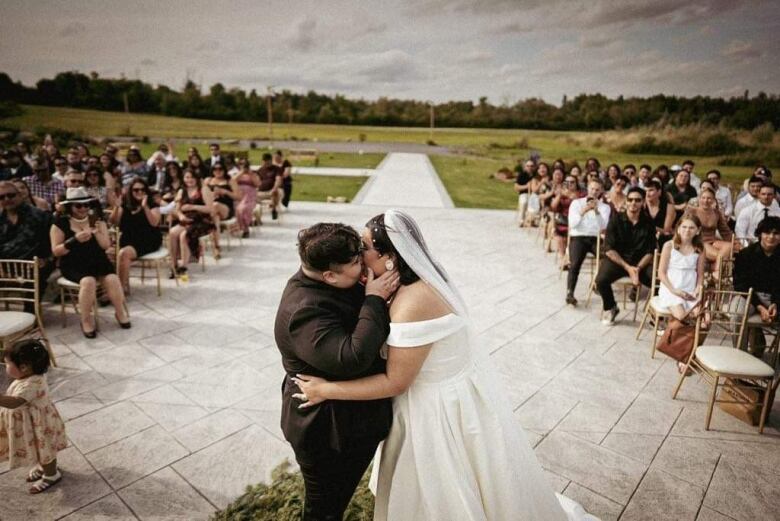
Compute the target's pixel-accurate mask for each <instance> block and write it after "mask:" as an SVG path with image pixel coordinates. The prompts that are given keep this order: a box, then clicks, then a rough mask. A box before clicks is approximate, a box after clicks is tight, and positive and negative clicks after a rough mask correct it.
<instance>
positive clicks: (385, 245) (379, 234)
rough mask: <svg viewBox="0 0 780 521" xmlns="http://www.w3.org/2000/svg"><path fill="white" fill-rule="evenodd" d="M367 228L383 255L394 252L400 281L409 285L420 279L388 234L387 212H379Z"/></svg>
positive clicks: (375, 246)
mask: <svg viewBox="0 0 780 521" xmlns="http://www.w3.org/2000/svg"><path fill="white" fill-rule="evenodd" d="M366 228H368V230H369V232H371V242H372V244H373V246H374V249H375V250H376V251H377V252H379V253H380V254H381V255H385V254H388V253H392V254H393V255H394V256H395V265H396V268H397V269H398V275H400V282H401V284H403V285H408V284H411V283H413V282H417V281H418V280H420V277H419V276H418V275H417V274H416V273H415V272H414V271H412V268H410V267H409V265H408V264H407V263H406V261H405V260H404V259H403V257H401V255H400V254H399V253H398V250H396V249H395V246H393V243H392V242H391V241H390V237H388V236H387V226H386V225H385V214H383V213H382V214H379V215H377V216H376V217H374V218H373V219H371V220H370V221H368V222H367V223H366Z"/></svg>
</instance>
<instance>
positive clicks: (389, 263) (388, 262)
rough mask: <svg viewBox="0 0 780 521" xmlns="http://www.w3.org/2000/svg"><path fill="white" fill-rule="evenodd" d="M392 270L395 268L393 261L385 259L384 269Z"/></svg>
mask: <svg viewBox="0 0 780 521" xmlns="http://www.w3.org/2000/svg"><path fill="white" fill-rule="evenodd" d="M393 268H395V264H393V261H391V260H390V259H387V260H386V261H385V269H386V270H387V271H393Z"/></svg>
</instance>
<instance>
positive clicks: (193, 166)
mask: <svg viewBox="0 0 780 521" xmlns="http://www.w3.org/2000/svg"><path fill="white" fill-rule="evenodd" d="M187 168H188V169H189V170H190V171H191V172H192V173H193V174H195V175H197V176H198V177H199V178H200V179H206V178H207V177H208V176H209V175H211V173H210V172H209V168H208V167H207V166H206V163H204V162H203V159H202V158H201V157H200V154H198V152H197V150H196V151H195V153H194V154H192V155H191V156H190V157H189V159H187Z"/></svg>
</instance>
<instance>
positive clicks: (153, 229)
mask: <svg viewBox="0 0 780 521" xmlns="http://www.w3.org/2000/svg"><path fill="white" fill-rule="evenodd" d="M111 222H112V223H113V224H114V225H118V226H119V231H121V232H122V234H121V236H120V240H119V245H120V246H121V249H120V250H119V261H118V264H117V265H118V267H119V270H118V271H119V280H120V281H121V283H122V287H123V288H124V290H125V291H126V292H127V291H129V289H130V264H131V263H132V262H133V261H134V260H136V259H137V258H138V257H143V256H144V255H146V254H148V253H152V252H155V251H157V250H159V249H160V246H161V245H162V233H161V232H160V228H158V226H159V225H160V209H159V208H158V207H157V204H156V203H155V202H154V198H153V197H152V193H151V191H150V190H149V186H148V185H147V184H146V181H144V180H143V179H142V178H140V177H136V178H135V179H133V181H132V183H130V188H129V190H128V191H127V193H126V194H125V195H124V196H123V197H122V204H121V205H118V206H115V207H114V210H113V212H112V213H111Z"/></svg>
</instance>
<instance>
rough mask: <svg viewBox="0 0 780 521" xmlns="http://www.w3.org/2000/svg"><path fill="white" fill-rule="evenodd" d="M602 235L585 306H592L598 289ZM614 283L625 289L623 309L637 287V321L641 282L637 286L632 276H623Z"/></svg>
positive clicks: (597, 246) (598, 240) (635, 302)
mask: <svg viewBox="0 0 780 521" xmlns="http://www.w3.org/2000/svg"><path fill="white" fill-rule="evenodd" d="M601 245H602V242H601V235H599V237H598V239H597V242H596V260H595V264H596V270H595V271H596V273H595V274H594V275H593V278H592V279H591V281H590V288H588V297H587V299H586V300H585V307H589V306H590V299H591V297H592V296H593V293H595V291H596V275H598V271H599V266H601V260H602V252H601ZM612 284H613V285H617V286H619V287H621V288H622V289H623V309H626V308H627V305H628V293H629V292H630V291H631V290H632V289H636V295H635V296H634V298H633V301H634V319H633V321H634V322H636V316H637V314H638V312H639V296H640V293H641V289H642V285H641V284H639V285H638V286H635V285H634V283H633V282H631V278H630V277H628V276H625V277H622V278H620V279H618V280H616V281H615V282H613V283H612Z"/></svg>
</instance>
